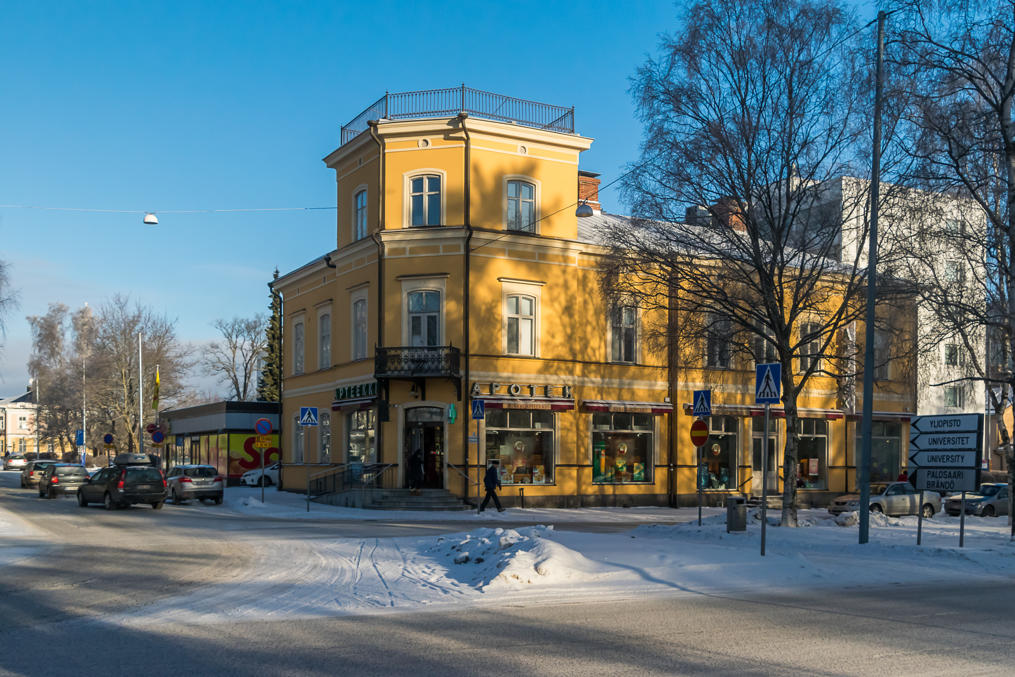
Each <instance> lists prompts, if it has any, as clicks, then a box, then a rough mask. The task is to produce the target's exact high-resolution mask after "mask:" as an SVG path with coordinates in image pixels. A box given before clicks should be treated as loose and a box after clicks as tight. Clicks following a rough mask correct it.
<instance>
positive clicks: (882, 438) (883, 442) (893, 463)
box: [857, 421, 902, 482]
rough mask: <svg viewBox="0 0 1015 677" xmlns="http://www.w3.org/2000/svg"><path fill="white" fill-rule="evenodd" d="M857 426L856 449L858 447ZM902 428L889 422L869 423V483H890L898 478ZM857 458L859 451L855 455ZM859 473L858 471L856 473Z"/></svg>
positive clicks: (858, 427) (858, 428)
mask: <svg viewBox="0 0 1015 677" xmlns="http://www.w3.org/2000/svg"><path fill="white" fill-rule="evenodd" d="M859 430H860V426H857V433H858V434H857V448H858V450H859V446H860V435H859ZM901 437H902V426H901V425H900V424H899V423H895V422H890V421H873V422H872V423H871V472H870V481H871V482H892V481H894V480H895V479H896V478H897V477H898V476H899V468H900V467H901V464H900V461H901V459H900V453H899V449H900V447H901ZM857 458H859V451H858V453H857ZM858 472H859V471H858Z"/></svg>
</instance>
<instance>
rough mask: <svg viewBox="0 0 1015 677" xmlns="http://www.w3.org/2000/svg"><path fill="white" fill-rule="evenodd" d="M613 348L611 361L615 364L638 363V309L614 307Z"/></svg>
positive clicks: (611, 323) (612, 317) (612, 312)
mask: <svg viewBox="0 0 1015 677" xmlns="http://www.w3.org/2000/svg"><path fill="white" fill-rule="evenodd" d="M610 332H611V336H610V337H611V339H612V341H611V342H612V344H613V345H612V346H611V351H610V359H611V360H612V361H614V362H636V361H637V360H638V356H637V346H638V343H637V341H638V309H637V308H635V307H634V306H614V307H613V310H612V311H611V313H610Z"/></svg>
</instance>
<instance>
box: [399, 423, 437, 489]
mask: <svg viewBox="0 0 1015 677" xmlns="http://www.w3.org/2000/svg"><path fill="white" fill-rule="evenodd" d="M416 449H419V450H420V451H421V452H423V488H425V489H443V488H444V410H443V409H440V408H439V407H413V408H412V409H407V410H406V411H405V438H404V440H403V444H402V462H403V463H404V464H405V468H406V472H405V473H404V475H405V486H409V472H408V468H409V458H410V456H412V452H413V451H415V450H416Z"/></svg>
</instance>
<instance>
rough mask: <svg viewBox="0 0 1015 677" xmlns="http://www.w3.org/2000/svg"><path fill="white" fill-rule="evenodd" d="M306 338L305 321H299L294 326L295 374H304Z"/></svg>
mask: <svg viewBox="0 0 1015 677" xmlns="http://www.w3.org/2000/svg"><path fill="white" fill-rule="evenodd" d="M305 343H306V340H305V336H304V327H303V320H297V321H296V322H295V323H294V324H293V373H294V374H302V373H303V357H304V349H305V347H306V346H305Z"/></svg>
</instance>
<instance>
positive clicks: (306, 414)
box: [300, 407, 317, 426]
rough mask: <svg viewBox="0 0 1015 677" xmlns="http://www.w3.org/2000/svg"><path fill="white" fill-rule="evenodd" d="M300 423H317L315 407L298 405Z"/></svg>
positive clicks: (313, 424)
mask: <svg viewBox="0 0 1015 677" xmlns="http://www.w3.org/2000/svg"><path fill="white" fill-rule="evenodd" d="M300 425H309V426H316V425H317V407H300Z"/></svg>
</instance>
